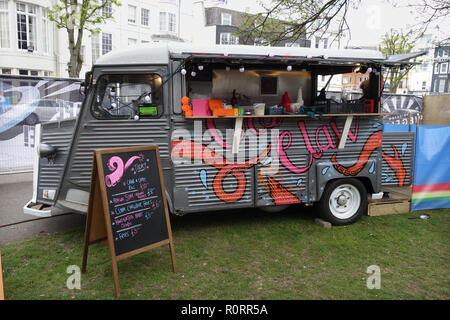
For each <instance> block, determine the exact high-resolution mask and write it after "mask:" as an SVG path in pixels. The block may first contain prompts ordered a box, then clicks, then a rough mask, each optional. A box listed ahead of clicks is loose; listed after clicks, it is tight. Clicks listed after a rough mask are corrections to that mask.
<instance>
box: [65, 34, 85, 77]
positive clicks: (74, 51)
mask: <svg viewBox="0 0 450 320" xmlns="http://www.w3.org/2000/svg"><path fill="white" fill-rule="evenodd" d="M67 32H68V35H69V52H70V60H69V63H68V64H67V66H68V72H69V77H70V78H78V77H79V76H80V71H81V67H82V66H83V59H82V57H81V41H82V39H83V30H80V29H79V30H78V35H77V41H76V43H75V34H74V33H75V32H74V30H73V29H69V30H67Z"/></svg>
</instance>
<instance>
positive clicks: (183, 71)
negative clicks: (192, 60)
mask: <svg viewBox="0 0 450 320" xmlns="http://www.w3.org/2000/svg"><path fill="white" fill-rule="evenodd" d="M181 74H182V75H183V76H185V75H186V69H185V68H183V69H181Z"/></svg>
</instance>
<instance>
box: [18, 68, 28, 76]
mask: <svg viewBox="0 0 450 320" xmlns="http://www.w3.org/2000/svg"><path fill="white" fill-rule="evenodd" d="M19 75H21V76H27V75H28V70H24V69H19Z"/></svg>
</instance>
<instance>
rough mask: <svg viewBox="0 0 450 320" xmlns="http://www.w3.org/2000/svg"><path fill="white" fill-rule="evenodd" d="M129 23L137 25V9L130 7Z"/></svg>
mask: <svg viewBox="0 0 450 320" xmlns="http://www.w3.org/2000/svg"><path fill="white" fill-rule="evenodd" d="M128 23H132V24H135V23H136V7H135V6H131V5H128Z"/></svg>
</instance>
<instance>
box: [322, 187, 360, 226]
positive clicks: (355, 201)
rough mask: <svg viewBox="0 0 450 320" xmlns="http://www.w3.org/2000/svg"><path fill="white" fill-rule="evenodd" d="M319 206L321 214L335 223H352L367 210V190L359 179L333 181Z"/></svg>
mask: <svg viewBox="0 0 450 320" xmlns="http://www.w3.org/2000/svg"><path fill="white" fill-rule="evenodd" d="M318 208H319V214H320V216H321V217H322V218H323V219H325V220H327V221H329V222H330V223H331V224H333V225H338V226H342V225H347V224H352V223H354V222H356V221H357V220H358V219H359V218H360V217H361V216H362V215H363V214H364V213H366V212H367V190H366V188H365V186H364V184H363V183H362V182H361V181H359V180H357V179H339V180H334V181H331V182H330V183H329V184H328V185H327V188H326V189H325V192H324V193H323V195H322V198H321V199H320V202H319V206H318Z"/></svg>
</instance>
